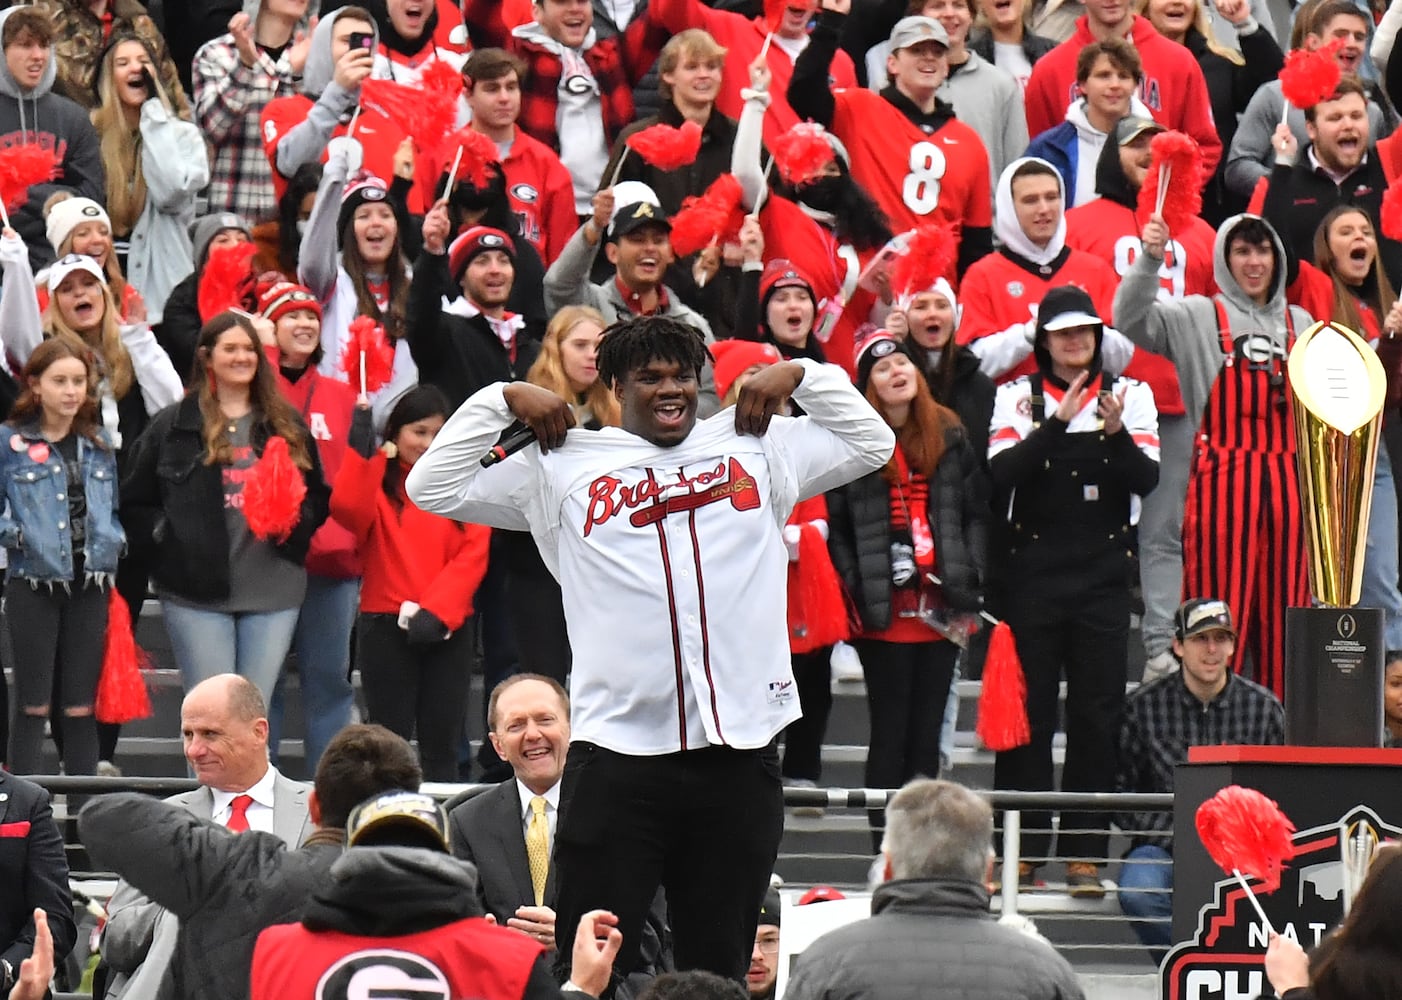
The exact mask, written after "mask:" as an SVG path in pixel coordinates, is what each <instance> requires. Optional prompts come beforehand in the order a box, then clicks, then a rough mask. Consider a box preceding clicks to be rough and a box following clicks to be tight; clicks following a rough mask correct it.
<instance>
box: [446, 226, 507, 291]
mask: <svg viewBox="0 0 1402 1000" xmlns="http://www.w3.org/2000/svg"><path fill="white" fill-rule="evenodd" d="M488 250H500V251H502V252H503V253H505V254H506V255H507V256H508V257H510V258H511V260H512V262H513V263H514V262H515V261H516V244H515V242H514V241H513V240H512V239H511V237H510V236H508V235H506V233H504V232H502V231H501V230H500V229H493V228H492V227H491V226H473V227H472V228H471V229H465V230H463V233H462V235H461V236H459V237H458V238H457V239H455V240H453V245H452V246H450V247H449V248H448V271H449V273H450V274H452V276H453V280H454V281H460V280H461V279H462V273H463V272H464V271H466V270H467V265H468V264H470V263H472V258H473V257H476V256H477V255H478V254H479V253H486V252H487V251H488Z"/></svg>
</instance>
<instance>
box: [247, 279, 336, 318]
mask: <svg viewBox="0 0 1402 1000" xmlns="http://www.w3.org/2000/svg"><path fill="white" fill-rule="evenodd" d="M298 309H310V310H311V311H312V312H314V313H316V318H317V321H318V322H320V320H321V303H320V302H318V301H317V298H316V296H315V295H313V294H312V290H311V289H310V288H308V287H307V286H306V285H298V284H296V283H294V282H291V281H279V282H277V283H276V284H274V285H271V286H269V287H268V288H267V289H266V290H265V291H263V292H262V293H261V294H260V295H259V296H258V313H259V315H261V316H262V317H263V318H264V319H269V320H272V321H273V322H274V323H276V322H277V321H278V320H279V319H281V318H282V317H284V316H286V315H287V314H288V313H290V312H296V311H297V310H298Z"/></svg>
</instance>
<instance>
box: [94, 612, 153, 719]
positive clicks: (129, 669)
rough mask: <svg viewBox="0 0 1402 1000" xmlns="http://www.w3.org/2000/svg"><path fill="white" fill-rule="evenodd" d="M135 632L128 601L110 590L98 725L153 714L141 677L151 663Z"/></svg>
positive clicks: (95, 713) (98, 692) (96, 714)
mask: <svg viewBox="0 0 1402 1000" xmlns="http://www.w3.org/2000/svg"><path fill="white" fill-rule="evenodd" d="M148 662H149V661H148V659H147V657H146V654H145V653H144V652H143V651H142V649H141V647H140V646H138V645H137V644H136V637H135V636H133V635H132V631H131V612H130V611H128V610H127V602H126V601H125V600H123V599H122V595H121V594H119V593H117V588H116V587H113V588H111V589H110V590H109V591H107V635H106V639H105V642H104V644H103V649H102V673H101V674H100V675H99V676H98V680H97V701H96V702H95V703H94V705H93V714H94V715H95V716H97V721H98V722H110V723H113V724H116V725H121V724H123V723H126V722H134V721H136V720H137V719H145V718H148V717H149V716H150V715H151V696H150V694H149V693H148V692H147V691H146V681H145V679H143V678H142V676H141V671H142V668H143V667H145V666H146V665H147V664H148Z"/></svg>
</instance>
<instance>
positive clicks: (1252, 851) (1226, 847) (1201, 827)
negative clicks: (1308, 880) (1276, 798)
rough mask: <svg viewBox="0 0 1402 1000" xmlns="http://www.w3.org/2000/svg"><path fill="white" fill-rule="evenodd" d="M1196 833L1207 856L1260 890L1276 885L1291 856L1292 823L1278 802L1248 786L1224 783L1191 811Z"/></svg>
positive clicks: (1293, 850) (1272, 890)
mask: <svg viewBox="0 0 1402 1000" xmlns="http://www.w3.org/2000/svg"><path fill="white" fill-rule="evenodd" d="M1196 820H1197V828H1198V836H1199V837H1200V838H1202V846H1203V847H1205V848H1207V853H1208V854H1210V855H1211V856H1212V860H1213V861H1214V862H1215V863H1216V864H1217V866H1218V867H1219V868H1221V869H1222V870H1223V871H1224V872H1226V873H1227V874H1228V875H1230V874H1232V873H1233V872H1236V871H1239V872H1241V873H1242V874H1243V875H1250V876H1252V877H1253V878H1256V879H1259V880H1260V882H1261V889H1260V891H1261V892H1275V890H1276V889H1278V888H1280V871H1281V868H1283V867H1284V865H1285V862H1287V861H1289V860H1290V859H1291V858H1293V857H1294V856H1295V845H1294V843H1293V842H1292V841H1291V839H1290V835H1291V834H1292V833H1294V832H1295V824H1294V823H1291V822H1290V820H1289V819H1288V818H1287V817H1286V815H1285V814H1284V813H1283V812H1281V811H1280V806H1278V805H1276V804H1275V803H1274V802H1273V801H1271V800H1270V799H1268V798H1266V797H1265V796H1264V795H1262V794H1261V793H1260V792H1258V791H1256V790H1255V789H1254V788H1243V787H1241V786H1240V785H1228V786H1227V787H1226V788H1223V789H1222V790H1221V791H1219V792H1218V793H1217V794H1216V795H1214V796H1212V798H1210V799H1208V800H1207V801H1206V802H1204V803H1203V804H1202V805H1200V806H1198V812H1197V817H1196Z"/></svg>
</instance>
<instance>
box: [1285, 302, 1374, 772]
mask: <svg viewBox="0 0 1402 1000" xmlns="http://www.w3.org/2000/svg"><path fill="white" fill-rule="evenodd" d="M1288 373H1289V377H1290V388H1291V406H1292V407H1293V415H1294V421H1295V452H1296V454H1295V458H1296V462H1297V463H1298V468H1299V478H1300V503H1301V505H1302V506H1303V508H1304V510H1303V513H1304V525H1305V543H1306V548H1307V550H1308V553H1309V581H1310V591H1311V592H1312V593H1313V595H1314V598H1315V600H1316V601H1317V602H1318V603H1319V604H1320V605H1322V606H1321V607H1314V608H1290V609H1289V610H1288V612H1287V617H1286V653H1285V742H1286V743H1289V744H1293V745H1303V746H1371V747H1376V746H1380V745H1381V741H1382V730H1383V709H1382V687H1383V660H1384V656H1385V654H1386V649H1385V648H1384V643H1383V614H1382V612H1381V611H1380V610H1378V609H1376V608H1359V607H1355V605H1356V604H1357V603H1358V600H1359V598H1360V596H1361V593H1362V587H1363V556H1364V551H1365V549H1366V547H1367V541H1368V517H1369V514H1370V512H1371V509H1372V503H1373V473H1374V470H1375V468H1376V466H1377V460H1378V445H1379V442H1380V440H1381V436H1382V410H1383V401H1384V397H1385V394H1386V390H1387V377H1386V375H1385V373H1384V372H1383V367H1382V364H1381V363H1380V362H1379V361H1378V357H1377V354H1376V353H1374V351H1373V349H1372V348H1371V347H1370V346H1369V345H1368V343H1367V342H1366V341H1365V340H1363V338H1362V337H1360V336H1359V335H1358V334H1357V333H1355V332H1354V331H1352V330H1350V329H1348V328H1347V327H1344V326H1340V325H1338V324H1336V323H1316V324H1314V325H1313V326H1311V327H1310V328H1309V329H1308V330H1306V331H1305V332H1304V334H1303V335H1302V336H1301V337H1300V338H1299V340H1298V341H1296V343H1295V346H1294V348H1293V349H1292V350H1291V351H1290V360H1289V363H1288Z"/></svg>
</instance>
